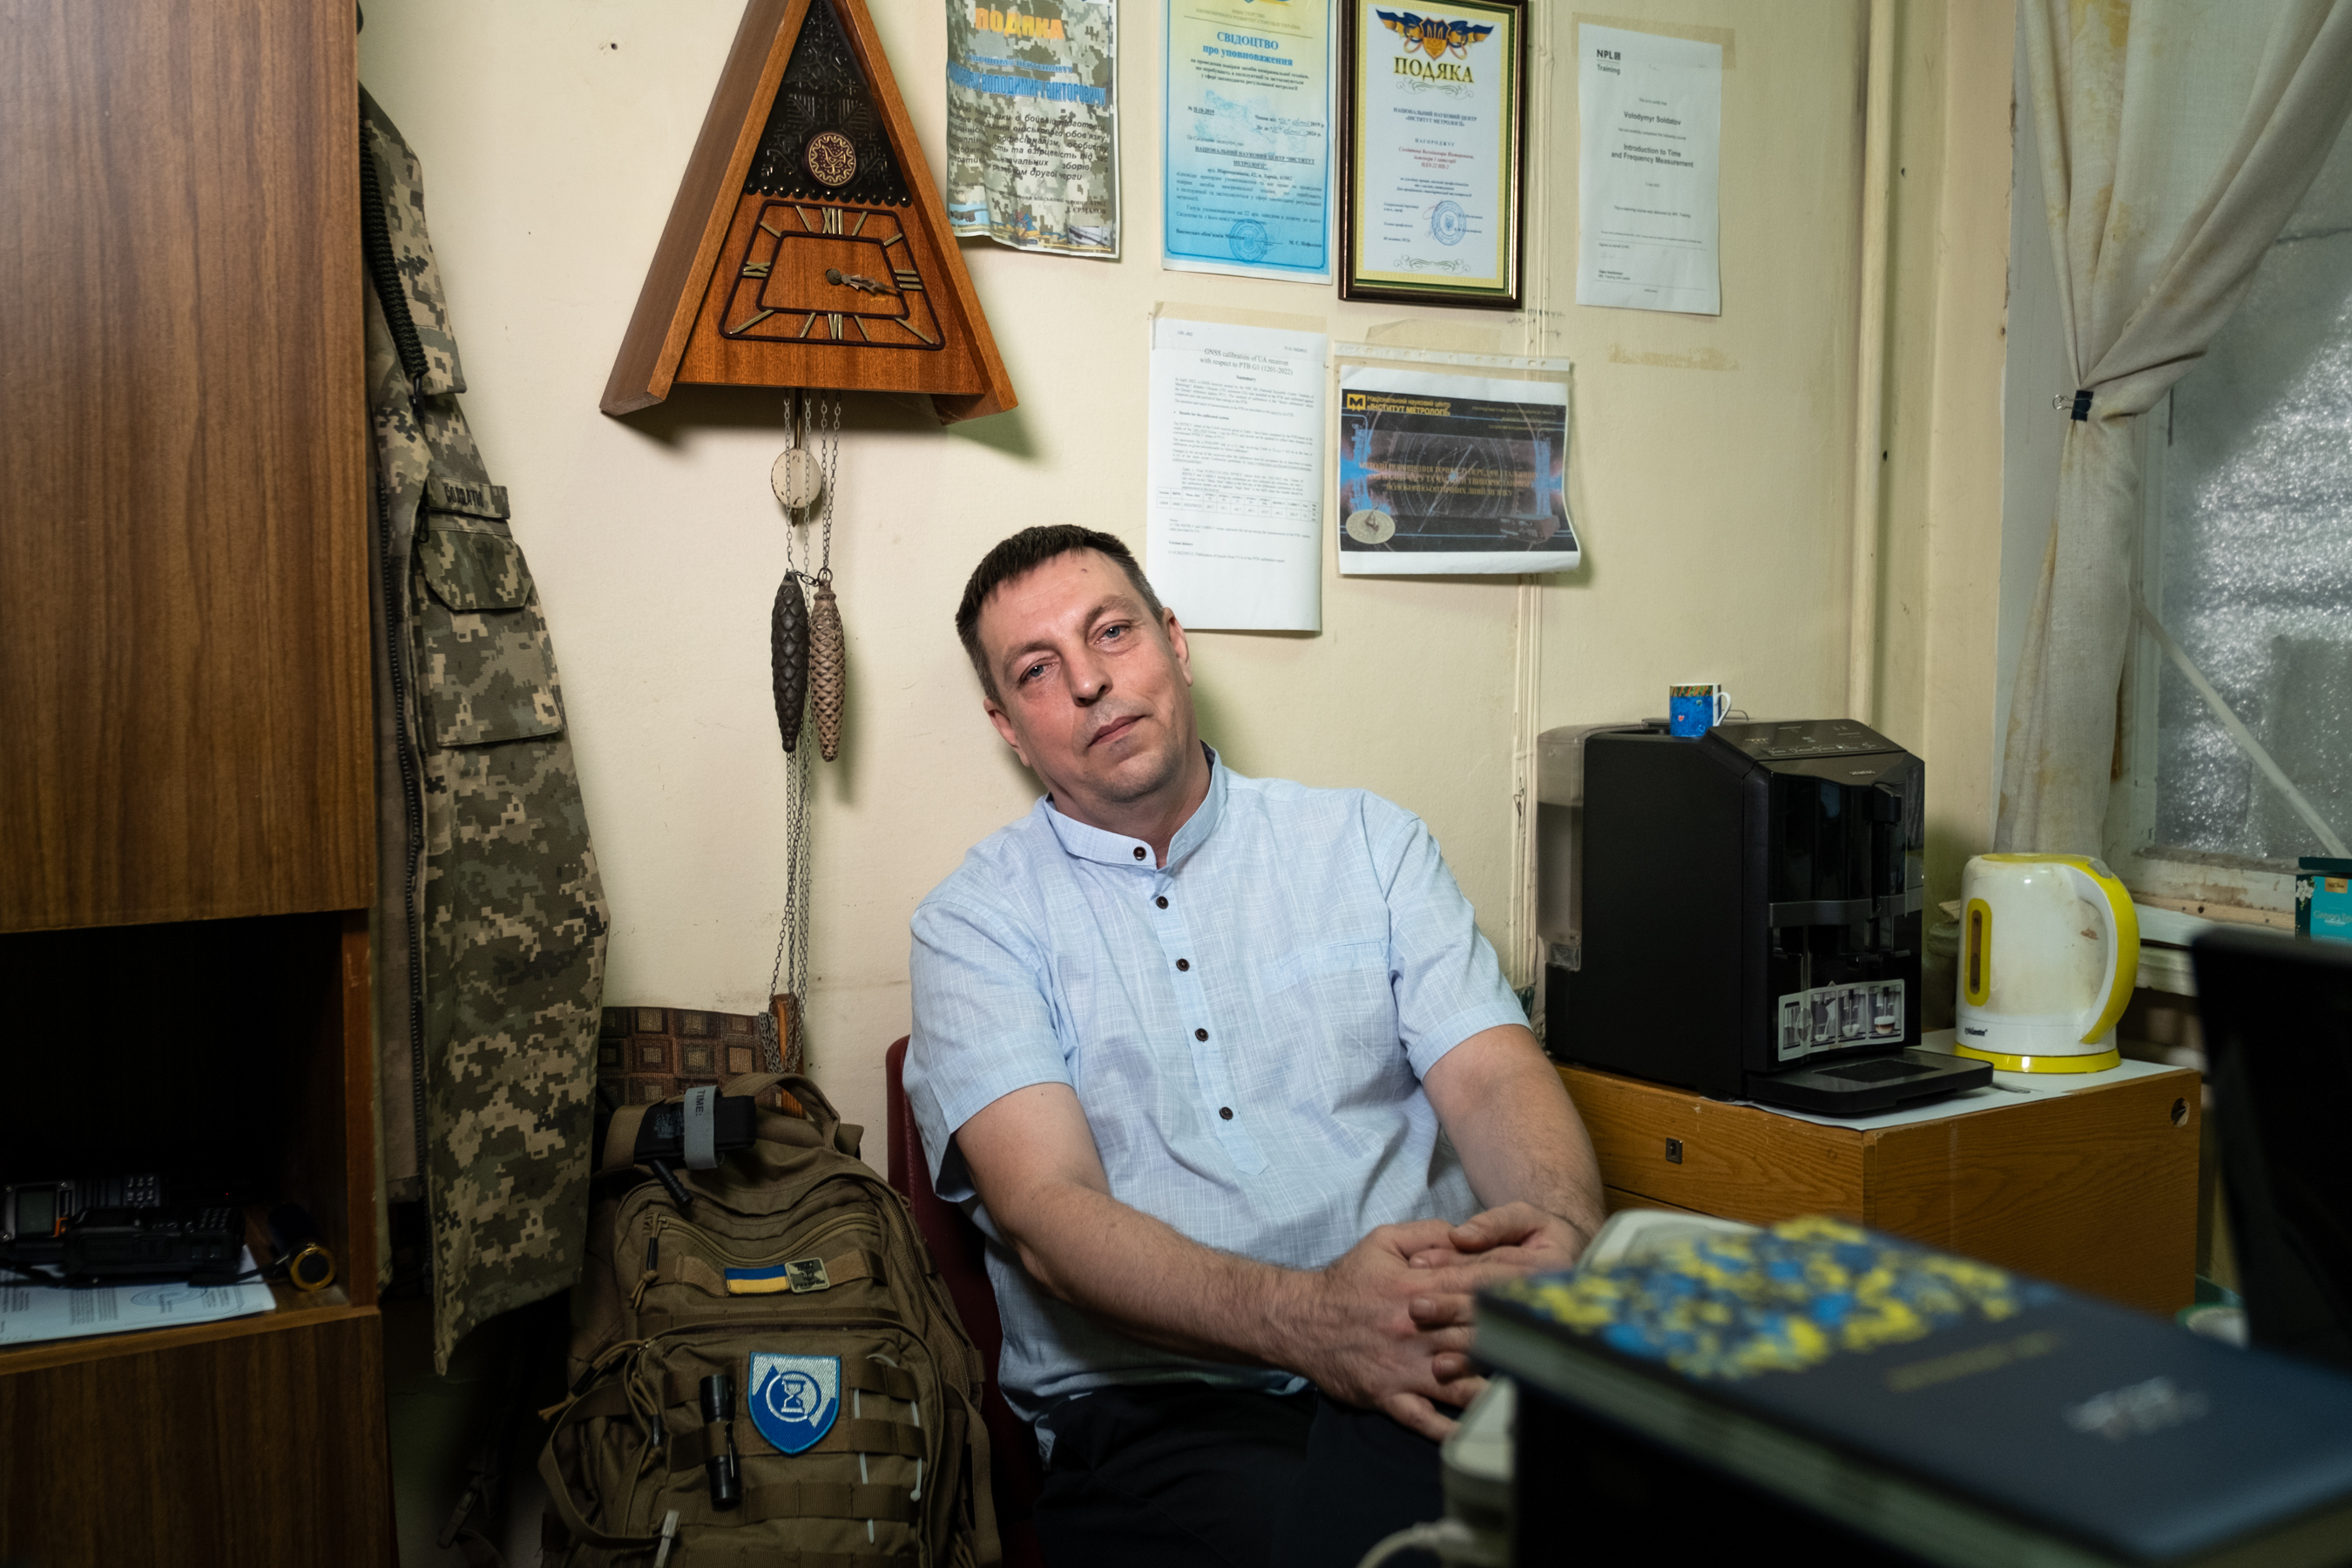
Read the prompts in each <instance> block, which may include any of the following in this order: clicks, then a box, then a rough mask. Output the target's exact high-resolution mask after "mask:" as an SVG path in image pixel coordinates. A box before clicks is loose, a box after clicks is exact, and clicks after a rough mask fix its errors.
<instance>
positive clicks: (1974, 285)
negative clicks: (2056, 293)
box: [1876, 0, 2047, 1017]
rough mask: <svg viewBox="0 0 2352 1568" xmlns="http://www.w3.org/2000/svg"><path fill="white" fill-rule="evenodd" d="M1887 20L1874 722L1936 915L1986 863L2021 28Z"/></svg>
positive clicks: (2000, 7) (1965, 11)
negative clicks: (2014, 106)
mask: <svg viewBox="0 0 2352 1568" xmlns="http://www.w3.org/2000/svg"><path fill="white" fill-rule="evenodd" d="M1898 10H1899V13H1900V16H1901V31H1900V33H1899V34H1898V37H1897V48H1898V55H1899V58H1900V59H1901V61H1902V67H1901V69H1900V71H1899V73H1898V76H1897V91H1896V114H1895V169H1896V174H1895V198H1894V203H1893V208H1892V216H1893V236H1892V278H1891V287H1890V288H1889V290H1888V294H1889V300H1890V311H1889V320H1890V331H1889V345H1888V360H1887V395H1886V432H1885V451H1886V454H1887V457H1886V467H1887V473H1886V481H1885V489H1884V493H1883V496H1882V515H1881V518H1880V528H1881V537H1882V539H1883V540H1884V541H1885V545H1884V549H1883V551H1882V553H1881V558H1880V559H1881V566H1882V575H1881V581H1880V583H1879V584H1878V590H1877V591H1878V593H1879V595H1880V600H1879V605H1880V609H1879V617H1880V620H1879V624H1880V628H1881V630H1880V639H1879V671H1880V675H1879V693H1880V695H1879V702H1878V710H1877V713H1876V719H1877V721H1878V722H1879V724H1880V727H1881V728H1882V729H1884V730H1885V732H1886V733H1887V734H1888V735H1889V736H1890V737H1892V738H1893V739H1895V740H1896V741H1899V742H1902V743H1903V744H1904V745H1906V746H1907V747H1909V748H1911V749H1912V750H1914V751H1916V752H1918V753H1919V755H1920V756H1921V757H1923V758H1925V759H1926V761H1927V892H1928V898H1929V900H1930V901H1931V902H1934V901H1941V900H1947V899H1951V898H1955V897H1957V896H1958V891H1959V874H1960V868H1961V867H1962V866H1963V865H1964V864H1966V862H1967V860H1968V858H1969V856H1971V855H1977V854H1981V853H1983V852H1984V851H1985V850H1987V849H1990V848H1991V847H1992V827H1993V774H1994V758H1995V756H1996V754H1997V747H1998V740H1999V733H1998V729H1997V714H1996V710H1997V708H1998V707H1999V706H2000V704H1999V702H1998V700H1997V699H1998V694H1999V692H2000V680H1999V665H2000V658H1999V654H1998V651H1997V648H1996V626H1997V624H1998V618H1999V616H1998V611H1999V601H2000V581H2001V575H2002V572H2003V569H2004V568H2003V562H2002V554H2001V505H2002V501H2001V484H2002V446H2001V411H2002V385H2001V381H2002V373H2003V367H2004V364H2005V363H2006V356H2007V352H2008V324H2009V306H2010V300H2009V248H2010V171H2011V61H2012V60H2013V58H2015V45H2016V27H2017V23H2016V11H2015V7H2014V5H2012V4H2011V3H2010V0H1954V3H1952V4H1948V5H1946V4H1936V3H1932V0H1921V3H1916V4H1912V5H1902V6H1900V7H1898ZM2044 402H2045V405H2046V402H2047V398H2046V396H2045V398H2044ZM1947 986H1948V981H1945V982H1942V983H1938V982H1937V980H1936V979H1935V978H1933V977H1930V979H1929V981H1928V994H1929V997H1930V999H1931V1007H1930V1014H1931V1017H1932V1016H1935V1015H1936V1014H1937V1009H1938V1007H1939V1006H1940V1005H1947V1004H1948V993H1947V989H1946V988H1947Z"/></svg>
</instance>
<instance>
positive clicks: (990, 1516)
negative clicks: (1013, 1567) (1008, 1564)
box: [949, 1388, 1004, 1568]
mask: <svg viewBox="0 0 2352 1568" xmlns="http://www.w3.org/2000/svg"><path fill="white" fill-rule="evenodd" d="M949 1392H950V1393H951V1394H954V1395H955V1398H956V1403H957V1404H958V1405H962V1406H963V1433H964V1471H963V1489H964V1493H965V1495H966V1496H968V1497H970V1498H971V1511H972V1545H973V1549H974V1551H975V1552H976V1553H977V1559H978V1568H997V1565H998V1564H999V1563H1003V1561H1004V1543H1003V1542H1002V1541H1001V1540H999V1539H998V1538H997V1534H996V1471H995V1469H994V1468H993V1467H992V1466H991V1465H990V1463H989V1459H988V1422H987V1421H986V1419H984V1418H983V1417H982V1415H981V1413H980V1406H979V1405H974V1404H973V1403H972V1402H971V1400H970V1399H967V1398H966V1397H964V1392H963V1390H962V1389H961V1388H951V1389H950V1390H949Z"/></svg>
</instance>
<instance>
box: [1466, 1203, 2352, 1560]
mask: <svg viewBox="0 0 2352 1568" xmlns="http://www.w3.org/2000/svg"><path fill="white" fill-rule="evenodd" d="M1478 1355H1479V1358H1480V1359H1481V1360H1483V1361H1486V1362H1487V1363H1492V1364H1493V1365H1494V1366H1496V1368H1498V1369H1499V1370H1501V1371H1503V1372H1505V1373H1509V1374H1511V1375H1512V1376H1514V1377H1516V1378H1517V1379H1518V1380H1519V1382H1520V1384H1522V1388H1523V1390H1532V1391H1533V1392H1534V1393H1536V1394H1538V1395H1543V1396H1549V1397H1550V1398H1552V1399H1554V1400H1558V1401H1561V1402H1564V1403H1565V1404H1567V1405H1571V1406H1576V1407H1579V1408H1580V1409H1581V1410H1582V1411H1584V1412H1586V1413H1589V1414H1591V1415H1595V1416H1597V1417H1599V1418H1600V1419H1601V1420H1602V1421H1604V1422H1606V1423H1609V1424H1612V1425H1614V1426H1619V1427H1627V1428H1631V1429H1633V1431H1634V1432H1636V1433H1639V1434H1641V1435H1643V1436H1646V1437H1648V1438H1650V1439H1652V1440H1653V1441H1654V1442H1655V1443H1658V1444H1660V1445H1662V1446H1664V1447H1666V1448H1667V1449H1670V1450H1672V1451H1674V1452H1676V1453H1678V1454H1681V1455H1683V1456H1685V1458H1688V1459H1692V1460H1696V1461H1698V1462H1699V1463H1701V1464H1703V1465H1706V1466H1708V1467H1712V1468H1715V1469H1717V1470H1719V1471H1727V1472H1729V1473H1730V1474H1732V1475H1734V1476H1737V1477H1738V1478H1739V1479H1742V1480H1744V1481H1746V1482H1748V1483H1749V1484H1750V1485H1752V1486H1756V1487H1759V1488H1762V1489H1765V1490H1766V1491H1768V1492H1769V1493H1771V1494H1773V1495H1775V1496H1778V1497H1780V1498H1783V1499H1785V1500H1789V1501H1790V1502H1793V1503H1796V1504H1799V1505H1801V1506H1802V1507H1804V1508H1806V1509H1809V1510H1812V1511H1813V1512H1814V1513H1817V1514H1819V1515H1822V1516H1823V1517H1826V1518H1828V1519H1831V1520H1833V1521H1836V1522H1838V1523H1839V1524H1842V1525H1843V1526H1845V1527H1846V1528H1848V1529H1851V1530H1853V1531H1859V1532H1861V1533H1862V1534H1864V1535H1866V1536H1869V1537H1873V1538H1874V1539H1876V1540H1878V1541H1880V1542H1885V1543H1887V1544H1889V1545H1891V1546H1893V1547H1895V1548H1896V1549H1898V1550H1901V1551H1906V1552H1914V1553H1916V1554H1917V1555H1919V1556H1920V1557H1923V1558H1925V1559H1927V1561H1929V1562H1934V1563H1971V1562H1982V1563H2020V1562H2033V1563H2172V1564H2185V1563H2240V1562H2245V1563H2264V1564H2274V1565H2279V1568H2286V1565H2292V1564H2301V1563H2341V1562H2345V1561H2347V1560H2352V1379H2347V1378H2344V1377H2341V1376H2338V1375H2337V1374H2336V1373H2332V1372H2328V1371H2326V1370H2323V1369H2320V1368H2318V1367H2315V1366H2311V1365H2306V1364H2305V1363H2299V1362H2295V1361H2292V1360H2290V1359H2288V1358H2286V1357H2283V1356H2278V1355H2273V1354H2271V1353H2269V1352H2263V1351H2258V1350H2240V1349H2237V1348H2234V1347H2232V1346H2230V1345H2227V1344H2224V1343H2221V1342H2218V1341H2214V1340H2209V1339H2204V1338H2200V1336H2198V1335H2195V1334H2192V1333H2189V1331H2186V1330H2183V1329H2179V1328H2177V1327H2175V1326H2174V1325H2172V1324H2170V1323H2168V1322H2165V1321H2161V1320H2158V1319H2155V1318H2148V1317H2143V1316H2141V1315H2140V1314H2138V1313H2136V1312H2132V1311H2128V1310H2125V1309H2123V1308H2120V1307H2113V1306H2109V1305H2107V1304H2105V1303H2104V1302H2100V1301H2095V1300H2089V1299H2087V1298H2085V1297H2083V1296H2079V1295H2076V1294H2074V1292H2072V1291H2068V1290H2063V1289H2059V1288H2058V1287H2056V1286H2053V1285H2048V1284H2044V1283H2042V1282H2041V1281H2038V1280H2032V1279H2023V1278H2021V1277H2020V1276H2017V1275H2012V1274H2010V1273H2007V1272H2005V1271H2004V1270H2001V1269H1999V1268H1992V1267H1990V1266H1989V1265H1986V1264H1982V1263H1976V1262H1972V1261H1969V1259H1966V1258H1953V1257H1949V1256H1947V1255H1945V1254H1941V1253H1937V1252H1932V1251H1929V1250H1927V1249H1926V1248H1924V1247H1916V1246H1913V1245H1911V1244H1909V1243H1906V1242H1901V1241H1897V1240H1895V1239H1892V1238H1890V1237H1884V1236H1879V1235H1876V1234H1874V1233H1873V1232H1869V1231H1864V1230H1863V1229H1860V1228H1859V1227H1857V1226H1850V1225H1845V1224H1842V1223H1840V1222H1837V1221H1834V1220H1826V1219H1800V1220H1791V1221H1790V1222H1788V1223H1787V1224H1784V1225H1780V1226H1775V1227H1773V1228H1772V1229H1771V1230H1769V1231H1753V1232H1747V1233H1738V1234H1722V1235H1706V1236H1698V1237H1685V1238H1683V1239H1679V1240H1675V1241H1670V1242H1668V1243H1666V1244H1665V1245H1664V1246H1663V1247H1660V1248H1658V1249H1657V1250H1656V1251H1655V1252H1654V1254H1653V1255H1652V1256H1650V1257H1648V1258H1643V1259H1641V1260H1638V1261H1631V1262H1623V1263H1619V1264H1615V1265H1612V1266H1607V1267H1601V1268H1591V1269H1587V1270H1582V1271H1579V1272H1577V1273H1572V1274H1559V1275H1542V1276H1538V1277H1536V1278H1533V1279H1523V1280H1518V1281H1515V1282H1513V1283H1512V1284H1509V1285H1506V1286H1503V1287H1499V1288H1497V1289H1494V1290H1491V1291H1489V1292H1487V1293H1486V1295H1484V1296H1482V1297H1481V1298H1480V1299H1479V1303H1478ZM1520 1462H1521V1464H1522V1465H1523V1466H1524V1465H1526V1463H1527V1462H1528V1456H1526V1455H1525V1454H1522V1455H1521V1457H1520Z"/></svg>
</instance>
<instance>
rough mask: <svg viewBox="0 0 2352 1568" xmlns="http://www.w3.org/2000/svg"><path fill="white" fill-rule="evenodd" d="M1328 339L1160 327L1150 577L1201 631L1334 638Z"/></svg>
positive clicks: (1155, 341)
mask: <svg viewBox="0 0 2352 1568" xmlns="http://www.w3.org/2000/svg"><path fill="white" fill-rule="evenodd" d="M1323 348H1324V344H1323V334H1322V333H1320V332H1296V331H1273V330H1270V329H1267V328H1264V327H1228V326H1218V325H1213V324H1212V323H1210V322H1206V321H1171V320H1169V319H1167V318H1165V317H1162V318H1160V319H1158V320H1155V321H1153V322H1152V323H1151V416H1150V426H1151V450H1150V475H1149V488H1150V510H1149V513H1148V517H1149V521H1148V522H1147V523H1146V534H1145V540H1144V571H1145V574H1147V575H1149V576H1150V579H1151V585H1152V588H1153V589H1154V590H1155V591H1156V592H1157V593H1158V594H1159V595H1160V602H1161V603H1162V604H1165V605H1167V606H1168V607H1169V608H1170V609H1171V610H1174V611H1175V612H1176V618H1177V619H1178V620H1179V621H1181V623H1183V624H1184V625H1185V626H1189V627H1192V628H1193V629H1194V630H1200V631H1254V632H1313V631H1320V630H1322V629H1323V604H1322V586H1323V584H1322V564H1323V552H1322V539H1323V385H1324V375H1323Z"/></svg>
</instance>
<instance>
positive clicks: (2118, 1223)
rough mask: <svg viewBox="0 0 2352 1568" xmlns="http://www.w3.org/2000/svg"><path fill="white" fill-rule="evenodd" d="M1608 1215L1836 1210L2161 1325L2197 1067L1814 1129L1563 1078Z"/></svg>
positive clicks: (1718, 1105)
mask: <svg viewBox="0 0 2352 1568" xmlns="http://www.w3.org/2000/svg"><path fill="white" fill-rule="evenodd" d="M1559 1073H1560V1078H1561V1079H1562V1080H1563V1081H1565V1082H1566V1083H1567V1085H1568V1091H1569V1093H1570V1095H1571V1096H1572V1097H1574V1099H1575V1100H1576V1105H1577V1109H1578V1110H1580V1112H1581V1113H1582V1114H1583V1117H1584V1124H1585V1127H1586V1128H1587V1130H1588V1131H1590V1132H1591V1135H1592V1146H1593V1151H1594V1152H1595V1153H1597V1154H1598V1155H1599V1156H1600V1160H1601V1181H1602V1182H1603V1183H1604V1184H1606V1186H1607V1189H1608V1190H1607V1197H1608V1202H1609V1206H1610V1208H1611V1210H1612V1212H1613V1211H1615V1210H1617V1209H1621V1208H1628V1207H1644V1206H1647V1207H1658V1208H1682V1209H1690V1210H1693V1211H1695V1212H1696V1213H1700V1214H1710V1215H1721V1216H1722V1217H1724V1218H1726V1219H1737V1220H1745V1221H1748V1223H1750V1224H1755V1225H1769V1224H1771V1223H1773V1222H1774V1221H1777V1220H1783V1219H1789V1218H1792V1217H1794V1216H1795V1215H1801V1214H1827V1215H1837V1216H1839V1217H1841V1218H1845V1219H1851V1220H1855V1221H1858V1222H1860V1223H1861V1224H1864V1225H1866V1226H1872V1227H1874V1229H1878V1230H1884V1231H1888V1232H1891V1233H1893V1234H1894V1235H1896V1236H1902V1237H1909V1238H1911V1239H1912V1240H1914V1241H1920V1242H1925V1243H1927V1245H1929V1246H1932V1247H1941V1248H1943V1249H1945V1250H1946V1251H1949V1252H1957V1253H1962V1254H1965V1255H1967V1256H1969V1257H1971V1258H1983V1259H1984V1260H1985V1261H1987V1262H1989V1263H1997V1264H2000V1266H2001V1267H2003V1268H2014V1269H2017V1270H2019V1271H2021V1272H2022V1273H2027V1274H2032V1275H2037V1276H2039V1277H2040V1278H2042V1279H2049V1280H2053V1281H2054V1282H2056V1283H2058V1284H2061V1285H2066V1286H2071V1287H2073V1288H2074V1289H2078V1290H2084V1291H2087V1292H2089V1293H2090V1294H2092V1295H2095V1296H2104V1297H2106V1298H2107V1299H2108V1300H2115V1301H2120V1302H2122V1303H2124V1304H2125V1305H2126V1306H2131V1307H2138V1308H2141V1309H2142V1310H2147V1311H2151V1312H2159V1313H2164V1314H2167V1315H2169V1314H2170V1313H2172V1312H2174V1311H2177V1310H2179V1309H2180V1308H2182V1307H2185V1306H2187V1305H2189V1301H2190V1300H2191V1299H2192V1297H2193V1295H2194V1291H2195V1278H2196V1258H2197V1141H2198V1131H2199V1122H2200V1103H2201V1102H2200V1085H2199V1079H2198V1077H2197V1075H2196V1074H2195V1073H2192V1072H2187V1071H2181V1070H2177V1069H2176V1070H2168V1071H2164V1072H2158V1073H2151V1074H2148V1075H2146V1076H2143V1077H2137V1078H2131V1079H2123V1080H2122V1081H2119V1082H2114V1083H2108V1084H2103V1085H2100V1086H2098V1087H2095V1088H2087V1089H2078V1090H2076V1091H2074V1093H2071V1094H2053V1095H2047V1096H2035V1097H2033V1098H2031V1099H2026V1098H2022V1097H2021V1098H2019V1099H2017V1100H2013V1101H2009V1100H2004V1102H2002V1103H2000V1104H1997V1105H1992V1106H1990V1107H1987V1108H1983V1109H1976V1108H1975V1107H1977V1106H1978V1105H1979V1102H1977V1101H1969V1102H1966V1104H1967V1106H1968V1107H1969V1108H1968V1109H1963V1108H1962V1106H1961V1105H1958V1104H1956V1105H1955V1106H1954V1107H1953V1110H1952V1113H1951V1114H1949V1115H1944V1116H1937V1117H1934V1118H1932V1119H1930V1120H1927V1121H1911V1122H1906V1123H1904V1124H1902V1125H1900V1126H1894V1127H1882V1128H1870V1129H1861V1128H1853V1127H1837V1126H1824V1125H1822V1123H1820V1122H1815V1121H1801V1120H1800V1119H1798V1118H1796V1117H1793V1116H1782V1115H1780V1114H1778V1113H1776V1112H1774V1111H1769V1110H1763V1109H1762V1108H1760V1107H1758V1106H1753V1105H1734V1104H1727V1103H1725V1102H1724V1101H1721V1100H1707V1099H1704V1098H1702V1097H1701V1096H1699V1095H1696V1094H1693V1093H1691V1092H1690V1091H1689V1090H1687V1089H1669V1088H1666V1087H1665V1086H1664V1085H1662V1084H1654V1083H1644V1082H1642V1081H1640V1080H1638V1079H1629V1078H1620V1077H1618V1076H1617V1075H1615V1074H1613V1073H1604V1072H1594V1071H1592V1070H1591V1069H1589V1068H1560V1069H1559Z"/></svg>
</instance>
